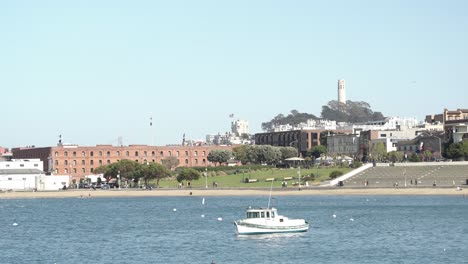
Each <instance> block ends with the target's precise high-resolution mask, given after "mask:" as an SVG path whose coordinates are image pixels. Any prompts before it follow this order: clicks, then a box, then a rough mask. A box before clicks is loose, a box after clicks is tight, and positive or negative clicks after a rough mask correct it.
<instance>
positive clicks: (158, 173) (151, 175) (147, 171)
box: [141, 163, 171, 186]
mask: <svg viewBox="0 0 468 264" xmlns="http://www.w3.org/2000/svg"><path fill="white" fill-rule="evenodd" d="M141 168H142V173H143V179H144V180H145V185H148V181H149V180H151V179H156V185H157V186H159V180H161V179H162V178H167V177H169V176H171V172H170V171H169V169H168V168H167V167H165V166H164V165H161V164H157V163H149V164H148V165H143V166H142V167H141Z"/></svg>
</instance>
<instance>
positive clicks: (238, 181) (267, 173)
mask: <svg viewBox="0 0 468 264" xmlns="http://www.w3.org/2000/svg"><path fill="white" fill-rule="evenodd" d="M335 170H338V171H342V172H343V173H347V172H349V171H351V169H349V168H320V169H318V170H317V169H316V168H314V169H301V170H300V172H301V177H304V176H306V175H308V174H310V173H313V174H314V175H315V176H316V178H315V181H314V182H310V181H309V184H310V185H314V184H319V183H320V182H321V181H325V180H329V175H330V172H332V171H335ZM317 175H318V177H317ZM244 177H245V178H250V179H258V181H257V182H253V183H244V182H243V181H242V179H244ZM285 177H293V178H294V179H293V180H289V181H288V186H292V185H293V183H294V182H297V181H298V169H297V168H290V169H266V170H257V171H252V172H250V173H249V172H246V173H244V174H243V173H238V174H231V175H223V176H208V179H207V182H208V187H212V186H213V182H217V183H218V187H231V188H235V187H242V188H248V187H270V186H271V182H267V181H265V179H268V178H275V181H274V182H273V187H281V182H282V181H283V179H284V178H285ZM178 184H179V183H178V182H177V181H176V180H168V179H164V180H161V181H160V182H159V186H161V187H169V188H176V187H177V186H178ZM184 184H186V183H184ZM191 186H192V187H194V188H197V187H205V177H201V178H200V179H199V180H198V181H192V182H191Z"/></svg>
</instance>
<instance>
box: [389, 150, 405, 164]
mask: <svg viewBox="0 0 468 264" xmlns="http://www.w3.org/2000/svg"><path fill="white" fill-rule="evenodd" d="M387 155H388V159H389V160H390V161H392V162H401V161H402V160H403V157H404V154H403V152H401V151H390V152H389V153H388V154H387Z"/></svg>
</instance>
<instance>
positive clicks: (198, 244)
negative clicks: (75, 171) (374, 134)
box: [0, 196, 468, 264]
mask: <svg viewBox="0 0 468 264" xmlns="http://www.w3.org/2000/svg"><path fill="white" fill-rule="evenodd" d="M205 201H206V202H205V204H204V205H202V197H193V196H190V197H167V198H166V197H148V198H83V199H78V198H73V199H17V200H16V199H15V200H0V213H1V217H0V234H1V235H0V247H1V251H0V252H1V255H0V263H211V262H212V261H213V262H215V263H218V264H220V263H468V246H467V245H468V224H467V223H468V222H467V219H468V198H463V197H444V196H417V197H415V196H405V197H393V196H366V197H364V196H357V197H356V196H339V197H338V196H297V197H293V196H291V197H277V198H276V199H273V202H274V205H275V206H276V207H277V208H278V211H279V213H280V214H283V215H286V216H289V217H291V218H305V219H306V220H307V221H309V223H310V224H311V229H310V230H309V232H307V233H300V234H286V235H257V236H237V235H236V234H235V226H234V225H233V221H234V220H237V219H239V218H243V217H244V212H245V208H246V207H247V206H249V205H252V206H263V207H266V206H267V204H268V197H264V196H262V197H260V196H250V197H206V198H205ZM202 215H203V216H204V217H202ZM333 215H336V217H333ZM220 218H221V219H222V220H221V219H220ZM220 220H221V221H220Z"/></svg>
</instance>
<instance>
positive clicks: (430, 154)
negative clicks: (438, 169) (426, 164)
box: [422, 150, 432, 161]
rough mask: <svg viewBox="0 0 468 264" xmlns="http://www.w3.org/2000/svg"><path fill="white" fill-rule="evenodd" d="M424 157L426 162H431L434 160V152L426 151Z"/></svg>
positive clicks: (423, 153)
mask: <svg viewBox="0 0 468 264" xmlns="http://www.w3.org/2000/svg"><path fill="white" fill-rule="evenodd" d="M422 155H423V157H424V161H430V160H431V158H432V152H431V151H430V150H424V151H423V152H422Z"/></svg>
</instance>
